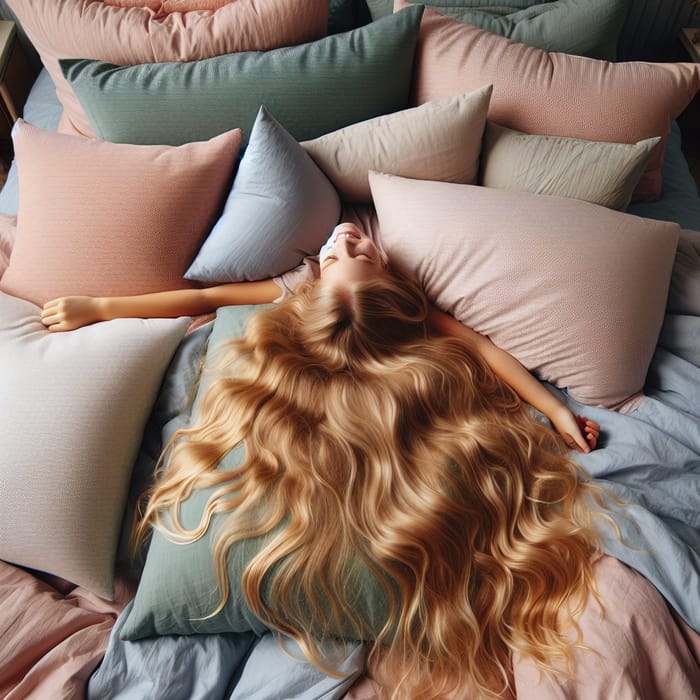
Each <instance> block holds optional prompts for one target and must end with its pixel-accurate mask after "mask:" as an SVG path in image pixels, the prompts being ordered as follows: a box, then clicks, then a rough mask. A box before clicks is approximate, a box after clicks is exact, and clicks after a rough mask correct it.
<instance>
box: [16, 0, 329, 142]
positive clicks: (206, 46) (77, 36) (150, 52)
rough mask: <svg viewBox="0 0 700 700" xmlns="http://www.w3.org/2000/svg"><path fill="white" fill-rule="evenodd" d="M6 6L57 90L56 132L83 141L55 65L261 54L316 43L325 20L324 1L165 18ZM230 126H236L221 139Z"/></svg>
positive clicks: (241, 5)
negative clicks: (60, 107) (60, 106)
mask: <svg viewBox="0 0 700 700" xmlns="http://www.w3.org/2000/svg"><path fill="white" fill-rule="evenodd" d="M8 4H9V5H10V7H11V9H12V11H13V12H14V13H15V14H16V16H17V18H18V19H19V21H20V23H21V24H22V27H23V29H24V30H25V32H26V33H27V36H28V37H29V39H30V40H31V42H32V44H33V45H34V46H35V47H36V49H37V51H38V52H39V55H40V56H41V60H42V61H43V63H44V65H45V66H46V68H47V70H48V71H49V73H50V74H51V77H52V78H53V81H54V83H55V84H56V92H57V94H58V98H59V100H60V101H61V103H62V104H63V107H64V110H65V111H64V115H63V118H62V120H61V124H60V127H59V130H61V131H65V132H68V133H75V132H76V131H77V132H78V133H81V134H85V135H87V136H91V135H94V132H93V130H92V128H91V127H90V124H89V122H88V121H87V119H86V117H85V113H84V112H83V110H82V108H81V106H80V104H79V103H78V100H77V99H76V97H75V95H74V94H73V91H72V90H71V88H70V86H69V85H68V84H67V83H66V81H65V79H64V78H63V74H62V72H61V69H60V67H59V65H58V59H59V58H70V57H77V56H79V57H81V58H94V59H99V60H101V61H109V62H110V63H114V64H117V65H130V64H135V63H153V62H155V61H193V60H198V59H202V58H208V57H210V56H219V55H222V54H227V53H231V52H233V51H263V50H265V49H271V48H275V47H280V46H289V45H292V44H298V43H300V42H302V41H310V40H312V39H316V38H318V37H322V36H324V35H325V33H326V23H327V19H328V0H265V2H260V0H236V2H231V3H229V4H226V5H225V6H223V7H222V8H221V9H219V10H216V11H210V12H191V13H185V14H180V13H174V14H164V15H155V14H154V13H153V11H152V10H150V9H148V8H131V9H128V8H121V7H111V6H110V5H107V4H105V3H102V2H95V1H94V0H51V2H46V0H9V2H8ZM204 118H205V119H206V117H204ZM234 126H238V124H235V123H231V124H230V125H229V126H228V127H226V129H222V130H221V131H226V130H227V129H230V128H232V127H234ZM155 143H162V142H160V141H156V142H155Z"/></svg>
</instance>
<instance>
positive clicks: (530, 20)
mask: <svg viewBox="0 0 700 700" xmlns="http://www.w3.org/2000/svg"><path fill="white" fill-rule="evenodd" d="M417 1H418V0H410V2H416V3H417ZM389 4H390V5H391V4H392V3H391V2H390V3H389ZM420 4H422V5H425V6H426V7H430V8H432V9H433V10H435V11H437V12H439V13H440V14H442V15H447V16H448V17H454V18H455V19H458V20H459V21H460V22H466V23H467V24H472V25H474V26H475V27H481V29H486V30H487V31H489V32H493V33H494V34H500V35H501V36H505V37H508V38H509V39H512V40H513V41H520V42H522V43H523V44H528V45H530V46H536V47H537V48H540V49H545V50H546V51H562V52H564V53H573V54H576V55H578V56H589V57H590V58H602V59H606V60H609V61H614V60H615V57H616V55H617V40H618V37H619V36H620V32H621V30H622V25H623V24H624V21H625V18H626V16H627V8H628V5H629V3H628V0H554V1H553V2H544V3H538V4H535V3H530V2H528V3H526V4H527V5H528V6H527V7H519V6H516V5H515V4H514V3H512V2H495V3H494V2H491V3H489V2H488V1H487V0H481V1H478V0H477V1H475V0H466V1H465V0H428V2H423V3H420ZM489 4H490V5H491V7H489Z"/></svg>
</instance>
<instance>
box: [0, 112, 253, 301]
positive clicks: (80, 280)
mask: <svg viewBox="0 0 700 700" xmlns="http://www.w3.org/2000/svg"><path fill="white" fill-rule="evenodd" d="M241 138H242V134H241V130H240V129H234V130H233V131H228V132H226V133H224V134H220V135H219V136H216V137H215V138H213V139H211V140H210V141H204V142H195V143H188V144H185V145H183V146H177V147H176V146H132V145H128V144H113V143H109V142H107V141H100V140H97V139H88V138H85V137H82V136H73V135H69V134H56V133H54V132H50V131H44V130H42V129H39V128H37V127H35V126H32V125H31V124H27V123H26V122H24V121H22V120H19V121H18V122H17V123H16V125H15V127H14V130H13V140H14V147H15V158H16V162H17V168H18V177H19V190H20V198H19V211H18V214H17V222H18V223H17V234H16V240H15V244H14V247H13V249H12V254H11V256H10V264H9V266H8V268H7V270H6V271H5V274H4V275H3V276H2V279H0V288H1V289H2V290H3V291H5V292H7V293H9V294H12V295H14V296H18V297H22V298H24V299H27V300H29V301H32V302H34V303H35V304H43V303H44V302H45V301H47V300H48V299H50V298H53V297H56V296H63V295H67V294H92V295H100V296H102V295H127V294H141V293H146V292H155V291H160V290H166V289H176V288H182V287H187V286H192V283H189V282H187V281H185V280H183V278H182V276H183V274H184V273H185V271H186V270H187V267H188V266H189V264H190V263H191V262H192V260H193V258H194V256H195V254H196V252H197V250H198V249H199V246H200V244H201V242H202V241H203V240H204V238H205V236H206V235H207V234H208V233H209V231H210V229H211V227H212V226H213V224H214V222H215V221H216V218H217V216H218V214H219V211H220V209H221V206H222V205H223V201H224V199H225V196H226V194H227V192H228V190H229V187H230V184H231V179H232V177H233V172H234V167H235V163H236V159H237V156H238V151H239V149H240V145H241Z"/></svg>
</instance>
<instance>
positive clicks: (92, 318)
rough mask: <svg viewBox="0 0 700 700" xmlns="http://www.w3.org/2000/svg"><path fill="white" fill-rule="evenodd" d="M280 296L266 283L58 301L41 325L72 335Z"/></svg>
mask: <svg viewBox="0 0 700 700" xmlns="http://www.w3.org/2000/svg"><path fill="white" fill-rule="evenodd" d="M280 294H281V290H280V288H279V287H278V286H277V283H276V282H274V280H272V279H267V280H261V281H259V282H232V283H230V284H220V285H217V286H215V287H207V288H205V289H176V290H172V291H167V292H154V293H152V294H138V295H134V296H124V297H90V296H69V297H59V298H58V299H52V300H51V301H48V302H46V304H44V308H43V310H42V312H41V321H42V323H43V324H44V325H45V326H47V328H48V329H49V330H50V331H69V330H73V329H74V328H80V327H81V326H86V325H88V324H90V323H95V322H96V321H109V320H111V319H114V318H177V317H178V316H198V315H200V314H205V313H209V312H210V311H214V310H216V309H218V308H219V307H220V306H230V305H238V304H265V303H268V302H272V301H274V300H275V299H277V297H279V296H280Z"/></svg>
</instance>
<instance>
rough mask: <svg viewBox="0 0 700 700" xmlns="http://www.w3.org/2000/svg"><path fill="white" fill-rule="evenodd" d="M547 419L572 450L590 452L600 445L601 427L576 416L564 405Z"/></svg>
mask: <svg viewBox="0 0 700 700" xmlns="http://www.w3.org/2000/svg"><path fill="white" fill-rule="evenodd" d="M547 417H548V418H549V420H550V421H552V425H553V426H554V428H555V429H556V431H557V432H558V433H559V434H560V435H561V436H562V437H563V438H564V441H565V442H566V444H567V445H568V446H569V447H570V448H571V449H572V450H578V451H579V452H590V451H591V450H594V449H595V447H596V445H597V444H598V438H599V437H600V425H598V423H596V422H595V421H592V420H590V419H589V418H584V416H576V415H574V414H573V413H572V412H571V411H570V410H569V409H568V408H567V407H566V406H564V405H562V406H560V407H558V408H557V409H556V411H554V412H552V414H551V415H549V416H547Z"/></svg>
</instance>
